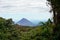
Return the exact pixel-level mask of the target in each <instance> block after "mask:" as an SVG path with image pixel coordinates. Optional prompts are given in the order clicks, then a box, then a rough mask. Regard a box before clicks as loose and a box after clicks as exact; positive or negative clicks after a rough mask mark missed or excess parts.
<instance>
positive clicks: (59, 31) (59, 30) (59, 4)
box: [47, 0, 60, 40]
mask: <svg viewBox="0 0 60 40" xmlns="http://www.w3.org/2000/svg"><path fill="white" fill-rule="evenodd" d="M47 1H48V3H49V4H50V5H51V8H52V10H51V11H53V15H54V18H53V19H54V23H55V25H56V27H55V28H54V34H55V35H54V36H55V38H54V40H60V0H47Z"/></svg>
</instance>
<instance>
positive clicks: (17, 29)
mask: <svg viewBox="0 0 60 40" xmlns="http://www.w3.org/2000/svg"><path fill="white" fill-rule="evenodd" d="M42 24H43V25H40V26H36V27H22V26H19V25H17V24H14V22H13V21H12V19H4V18H2V17H0V40H53V39H55V37H56V36H54V35H53V34H54V33H53V29H54V28H55V26H54V25H53V24H52V23H51V21H50V20H48V21H47V22H45V23H43V22H42Z"/></svg>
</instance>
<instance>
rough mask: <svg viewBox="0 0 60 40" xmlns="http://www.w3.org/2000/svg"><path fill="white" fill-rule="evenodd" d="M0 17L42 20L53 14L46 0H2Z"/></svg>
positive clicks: (0, 2)
mask: <svg viewBox="0 0 60 40" xmlns="http://www.w3.org/2000/svg"><path fill="white" fill-rule="evenodd" d="M0 17H4V18H12V19H13V20H14V21H18V20H20V19H22V18H26V19H28V20H31V21H32V20H40V21H42V20H47V19H48V18H50V17H51V15H50V13H49V7H48V6H46V0H0Z"/></svg>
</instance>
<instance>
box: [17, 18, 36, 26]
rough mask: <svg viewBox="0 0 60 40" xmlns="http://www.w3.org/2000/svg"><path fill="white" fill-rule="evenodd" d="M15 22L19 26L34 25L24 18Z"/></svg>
mask: <svg viewBox="0 0 60 40" xmlns="http://www.w3.org/2000/svg"><path fill="white" fill-rule="evenodd" d="M17 24H18V25H21V26H35V25H34V24H33V23H32V22H31V21H29V20H27V19H25V18H23V19H21V20H20V21H18V22H17Z"/></svg>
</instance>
